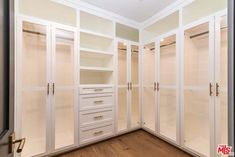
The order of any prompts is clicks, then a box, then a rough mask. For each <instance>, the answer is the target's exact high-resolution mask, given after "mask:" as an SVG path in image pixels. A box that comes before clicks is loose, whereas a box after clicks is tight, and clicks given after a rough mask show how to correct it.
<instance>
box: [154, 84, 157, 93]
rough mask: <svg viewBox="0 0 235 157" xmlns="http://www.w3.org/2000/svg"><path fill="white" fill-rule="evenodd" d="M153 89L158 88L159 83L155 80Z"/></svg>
mask: <svg viewBox="0 0 235 157" xmlns="http://www.w3.org/2000/svg"><path fill="white" fill-rule="evenodd" d="M153 90H154V91H156V90H157V83H156V82H154V87H153Z"/></svg>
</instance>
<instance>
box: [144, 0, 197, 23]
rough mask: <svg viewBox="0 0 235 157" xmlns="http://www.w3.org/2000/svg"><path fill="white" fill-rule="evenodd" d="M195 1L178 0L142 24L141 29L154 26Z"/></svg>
mask: <svg viewBox="0 0 235 157" xmlns="http://www.w3.org/2000/svg"><path fill="white" fill-rule="evenodd" d="M193 1H195V0H177V1H176V2H174V3H172V4H171V5H169V6H167V7H166V8H164V9H163V10H162V11H160V12H158V13H156V14H155V15H153V16H152V17H150V18H148V19H147V20H145V21H144V22H142V23H141V28H145V27H147V26H149V25H152V24H153V23H155V22H156V21H158V20H160V19H162V18H164V17H166V16H168V15H170V14H172V13H173V12H175V11H177V10H179V9H180V8H182V7H184V6H186V5H188V4H190V3H192V2H193Z"/></svg>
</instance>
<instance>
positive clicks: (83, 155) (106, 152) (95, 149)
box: [58, 130, 191, 157]
mask: <svg viewBox="0 0 235 157" xmlns="http://www.w3.org/2000/svg"><path fill="white" fill-rule="evenodd" d="M58 157H191V155H189V154H187V153H185V152H184V151H181V150H180V149H177V148H176V147H174V146H172V145H170V144H168V143H167V142H165V141H163V140H161V139H159V138H157V137H155V136H153V135H151V134H149V133H147V132H145V131H143V130H138V131H135V132H132V133H129V134H125V135H122V136H119V137H115V138H112V139H109V140H107V141H103V142H100V143H97V144H93V145H90V146H87V147H84V148H81V149H78V150H75V151H73V152H69V153H67V154H62V155H60V156H58Z"/></svg>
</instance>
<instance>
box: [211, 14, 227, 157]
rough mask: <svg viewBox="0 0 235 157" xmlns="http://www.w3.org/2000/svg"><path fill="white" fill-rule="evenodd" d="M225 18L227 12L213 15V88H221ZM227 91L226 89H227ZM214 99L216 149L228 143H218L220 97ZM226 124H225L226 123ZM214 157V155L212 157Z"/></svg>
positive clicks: (219, 133)
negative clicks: (223, 25) (222, 37)
mask: <svg viewBox="0 0 235 157" xmlns="http://www.w3.org/2000/svg"><path fill="white" fill-rule="evenodd" d="M224 16H227V10H223V11H221V12H218V13H217V14H216V15H215V21H214V22H215V29H214V31H215V43H214V44H215V52H214V53H215V58H214V59H215V60H214V73H215V80H214V86H216V83H218V84H219V85H220V86H221V78H220V72H221V70H220V68H221V62H220V59H221V35H220V34H221V23H220V21H221V18H222V17H224ZM227 53H228V52H227ZM221 89H222V88H221V87H219V92H220V91H221ZM225 90H228V87H227V89H225ZM214 92H216V90H214ZM214 97H215V143H214V149H215V150H216V149H217V146H218V145H219V144H228V143H221V141H220V137H221V136H220V135H221V132H220V129H221V125H220V124H221V123H220V118H221V112H220V111H221V110H220V105H221V104H220V103H221V102H220V98H221V96H220V95H218V96H216V95H215V96H214ZM226 123H227V122H226ZM214 156H216V155H214ZM217 156H218V155H217Z"/></svg>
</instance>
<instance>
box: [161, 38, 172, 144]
mask: <svg viewBox="0 0 235 157" xmlns="http://www.w3.org/2000/svg"><path fill="white" fill-rule="evenodd" d="M176 45H177V44H176V35H172V36H169V37H166V38H164V39H161V42H160V53H159V54H158V60H159V66H158V77H159V82H158V83H159V84H158V86H159V87H158V92H159V94H158V96H159V101H158V105H159V108H158V109H159V111H158V113H159V116H158V117H159V119H158V122H159V123H158V124H159V127H160V134H162V135H163V136H165V137H167V138H169V139H171V140H173V141H176V130H177V54H176V53H177V48H176Z"/></svg>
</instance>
